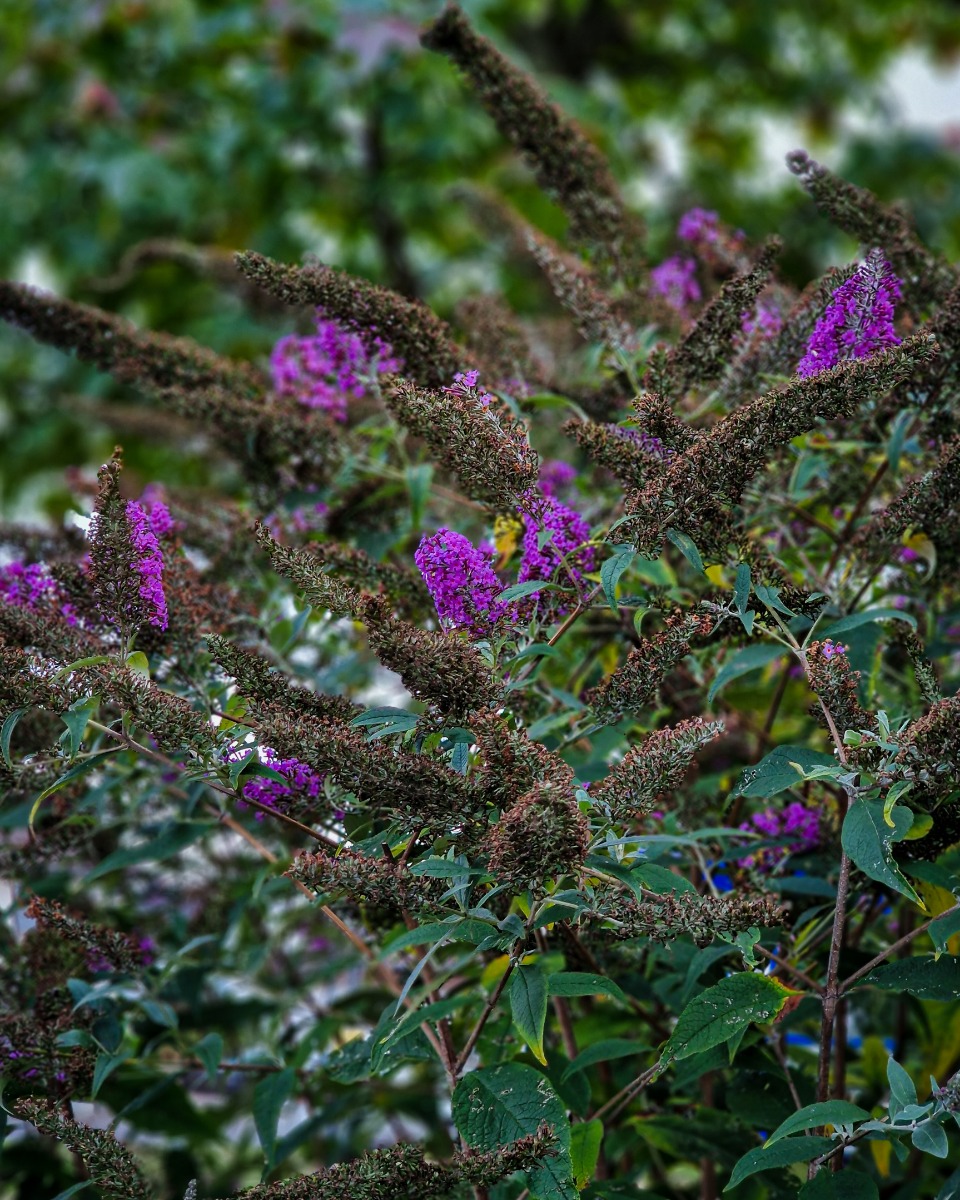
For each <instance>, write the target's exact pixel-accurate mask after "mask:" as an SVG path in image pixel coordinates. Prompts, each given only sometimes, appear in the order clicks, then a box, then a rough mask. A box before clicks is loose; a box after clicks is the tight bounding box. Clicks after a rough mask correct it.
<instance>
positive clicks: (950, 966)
mask: <svg viewBox="0 0 960 1200" xmlns="http://www.w3.org/2000/svg"><path fill="white" fill-rule="evenodd" d="M860 982H861V984H865V985H868V986H872V987H878V988H883V989H884V990H885V991H889V992H907V993H909V995H911V996H917V997H919V999H921V1000H960V958H957V957H956V956H955V955H952V954H943V955H941V956H940V958H934V957H933V956H932V955H923V956H922V957H918V958H902V959H900V960H899V961H898V962H889V963H884V964H883V965H882V966H880V967H876V968H875V969H874V970H873V971H871V972H870V974H869V975H868V976H867V977H866V979H862V980H861V981H860Z"/></svg>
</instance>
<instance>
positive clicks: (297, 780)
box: [238, 746, 324, 821]
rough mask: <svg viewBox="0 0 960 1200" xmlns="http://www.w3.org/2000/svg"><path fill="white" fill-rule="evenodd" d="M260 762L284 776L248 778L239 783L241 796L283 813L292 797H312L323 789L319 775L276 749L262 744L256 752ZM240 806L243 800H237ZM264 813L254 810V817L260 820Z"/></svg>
mask: <svg viewBox="0 0 960 1200" xmlns="http://www.w3.org/2000/svg"><path fill="white" fill-rule="evenodd" d="M260 756H261V761H262V762H263V765H264V766H266V767H270V768H272V769H273V770H274V771H277V772H279V774H281V775H283V777H284V778H285V779H286V783H281V782H280V780H279V779H267V778H265V777H263V776H261V775H257V776H254V777H253V778H252V779H248V780H247V782H246V783H245V784H244V785H243V797H244V799H246V800H255V801H256V802H257V803H258V804H263V805H265V806H266V807H267V808H275V809H277V811H278V812H285V811H286V810H287V809H288V808H289V807H290V804H291V802H292V801H294V800H316V799H318V797H319V796H320V793H321V791H322V789H323V779H324V777H323V775H322V774H319V773H318V772H317V771H314V769H313V768H312V767H310V766H308V765H307V764H306V763H305V762H301V761H300V759H299V758H281V757H280V756H279V754H277V752H276V750H273V749H271V748H270V747H269V746H264V747H263V748H262V750H261V752H260ZM238 803H239V804H240V806H241V807H246V806H245V805H244V803H243V800H240V801H238ZM265 816H266V814H265V813H262V812H258V813H257V814H256V819H257V820H258V821H262V820H263V819H264V817H265Z"/></svg>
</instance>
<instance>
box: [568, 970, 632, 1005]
mask: <svg viewBox="0 0 960 1200" xmlns="http://www.w3.org/2000/svg"><path fill="white" fill-rule="evenodd" d="M549 988H550V995H551V996H613V997H614V999H616V1000H621V1001H623V1003H624V1004H627V1003H629V1002H628V1000H627V997H626V995H625V994H624V992H623V990H622V989H621V988H619V987H618V986H617V984H615V983H614V982H613V980H612V979H607V978H606V977H605V976H603V975H591V974H590V972H589V971H557V972H556V973H555V974H553V975H551V976H550V977H549Z"/></svg>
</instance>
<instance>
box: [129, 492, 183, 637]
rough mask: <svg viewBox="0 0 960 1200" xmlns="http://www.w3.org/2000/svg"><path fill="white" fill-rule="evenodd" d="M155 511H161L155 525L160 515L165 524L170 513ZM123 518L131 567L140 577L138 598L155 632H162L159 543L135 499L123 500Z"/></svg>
mask: <svg viewBox="0 0 960 1200" xmlns="http://www.w3.org/2000/svg"><path fill="white" fill-rule="evenodd" d="M157 508H160V509H162V514H161V519H160V522H159V523H160V525H161V527H162V526H163V524H164V522H163V519H162V518H163V514H165V516H166V519H167V521H169V520H170V514H169V512H167V509H166V506H165V505H162V504H155V505H154V511H156V510H157ZM126 517H127V522H128V523H129V525H130V544H131V545H132V546H133V553H134V556H135V568H136V570H137V572H138V574H139V575H140V588H139V592H140V599H141V600H143V602H144V604H145V606H146V615H147V620H148V621H149V622H150V624H151V625H155V626H156V627H157V628H158V629H166V628H167V624H168V616H167V598H166V596H165V595H164V592H163V554H162V553H161V551H160V543H159V541H158V540H157V535H156V533H155V532H154V530H153V528H152V527H151V520H150V518H149V517H148V516H147V514H146V512H145V511H144V509H143V507H142V506H141V505H140V504H138V502H137V501H136V500H128V501H127V507H126ZM171 525H172V522H171Z"/></svg>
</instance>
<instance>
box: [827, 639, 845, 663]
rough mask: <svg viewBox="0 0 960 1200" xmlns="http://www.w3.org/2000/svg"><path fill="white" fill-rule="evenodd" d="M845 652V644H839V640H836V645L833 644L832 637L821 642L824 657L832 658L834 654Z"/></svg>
mask: <svg viewBox="0 0 960 1200" xmlns="http://www.w3.org/2000/svg"><path fill="white" fill-rule="evenodd" d="M846 652H847V648H846V646H844V645H841V643H840V642H837V643H836V645H834V643H833V640H832V638H825V639H824V642H823V657H824V658H833V657H834V656H835V655H842V654H846Z"/></svg>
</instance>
